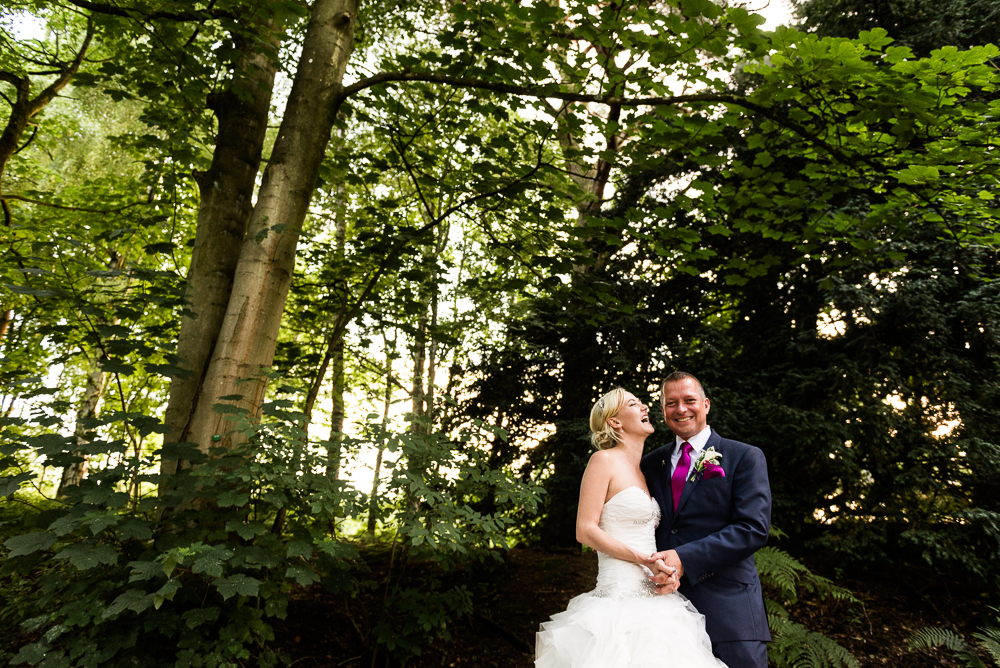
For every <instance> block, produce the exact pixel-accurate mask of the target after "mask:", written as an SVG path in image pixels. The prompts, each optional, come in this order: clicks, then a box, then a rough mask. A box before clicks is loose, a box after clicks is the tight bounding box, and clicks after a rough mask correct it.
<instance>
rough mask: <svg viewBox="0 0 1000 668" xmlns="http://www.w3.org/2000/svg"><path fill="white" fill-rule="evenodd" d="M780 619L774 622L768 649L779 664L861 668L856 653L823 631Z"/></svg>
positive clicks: (779, 667) (801, 667) (792, 667)
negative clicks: (852, 652)
mask: <svg viewBox="0 0 1000 668" xmlns="http://www.w3.org/2000/svg"><path fill="white" fill-rule="evenodd" d="M768 619H769V621H770V619H771V617H770V616H769V618H768ZM777 622H778V623H777V624H775V625H772V626H771V634H772V636H773V637H774V640H772V641H771V643H770V645H769V646H768V651H767V655H768V659H770V662H771V663H772V664H774V665H775V666H776V667H777V668H860V666H861V664H859V663H858V661H857V659H855V658H854V655H852V654H851V653H850V652H849V651H847V650H846V649H845V648H843V647H841V646H840V645H839V644H837V643H836V642H835V641H834V640H831V639H830V638H827V637H826V636H825V635H823V634H822V633H816V632H815V631H810V630H809V629H807V628H805V627H804V626H802V625H801V624H796V623H795V622H791V621H788V620H787V619H780V618H779V619H777Z"/></svg>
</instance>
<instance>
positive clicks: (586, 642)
mask: <svg viewBox="0 0 1000 668" xmlns="http://www.w3.org/2000/svg"><path fill="white" fill-rule="evenodd" d="M720 667H721V668H725V664H724V663H722V662H721V661H719V660H718V659H717V658H715V657H714V656H712V643H711V641H710V640H709V638H708V634H707V633H706V632H705V617H704V615H702V614H701V613H699V612H698V611H697V610H696V609H695V608H694V606H693V605H692V604H691V603H690V602H689V601H688V600H687V599H686V598H685V597H684V596H681V595H680V594H670V595H667V596H651V597H641V598H626V599H613V598H601V597H596V596H594V595H593V593H591V592H588V593H586V594H581V595H580V596H577V597H576V598H574V599H573V600H571V601H570V602H569V607H568V608H567V609H566V610H565V611H564V612H560V613H558V614H557V615H554V616H553V617H552V619H551V620H550V621H547V622H545V623H543V624H542V625H541V628H540V629H539V631H538V633H537V634H536V635H535V668H720Z"/></svg>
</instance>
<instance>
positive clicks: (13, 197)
mask: <svg viewBox="0 0 1000 668" xmlns="http://www.w3.org/2000/svg"><path fill="white" fill-rule="evenodd" d="M8 200H15V201H18V202H27V203H28V204H38V205H40V206H47V207H50V208H53V209H62V210H63V211H80V212H82V213H118V212H119V211H124V210H125V209H130V208H132V207H133V206H142V205H143V204H149V202H132V203H131V204H126V205H124V206H120V207H118V208H117V209H86V208H83V207H79V206H64V205H62V204H53V203H52V202H43V201H42V200H40V199H31V198H30V197H21V196H20V195H0V201H2V202H4V203H5V204H6V202H7V201H8Z"/></svg>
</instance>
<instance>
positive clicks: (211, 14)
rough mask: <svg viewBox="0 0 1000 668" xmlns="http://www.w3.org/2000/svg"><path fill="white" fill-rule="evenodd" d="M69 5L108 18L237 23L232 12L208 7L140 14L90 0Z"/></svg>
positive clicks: (71, 2)
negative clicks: (198, 9)
mask: <svg viewBox="0 0 1000 668" xmlns="http://www.w3.org/2000/svg"><path fill="white" fill-rule="evenodd" d="M69 3H70V4H71V5H75V6H77V7H79V8H80V9H87V10H89V11H92V12H96V13H98V14H107V15H109V16H121V17H123V18H127V19H134V20H139V19H140V18H142V19H165V20H167V21H204V20H205V19H233V20H236V21H238V20H239V19H240V17H239V16H237V15H236V14H233V13H232V12H227V11H224V10H221V9H213V8H211V7H208V8H206V9H203V10H201V11H197V12H148V13H147V12H141V11H138V10H129V9H125V8H124V7H119V6H117V5H109V4H107V3H103V2H90V0H69Z"/></svg>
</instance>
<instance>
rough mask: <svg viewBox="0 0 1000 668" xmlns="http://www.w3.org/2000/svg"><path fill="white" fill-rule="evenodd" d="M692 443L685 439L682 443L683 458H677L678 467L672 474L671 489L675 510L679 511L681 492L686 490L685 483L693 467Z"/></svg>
mask: <svg viewBox="0 0 1000 668" xmlns="http://www.w3.org/2000/svg"><path fill="white" fill-rule="evenodd" d="M691 450H693V448H692V447H691V444H690V443H688V442H687V441H684V442H683V443H682V444H681V458H680V459H679V460H677V468H675V469H674V474H673V475H672V476H670V491H672V492H673V494H674V512H677V504H678V503H680V502H681V492H683V491H684V483H685V481H686V480H687V477H688V469H689V468H691Z"/></svg>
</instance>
